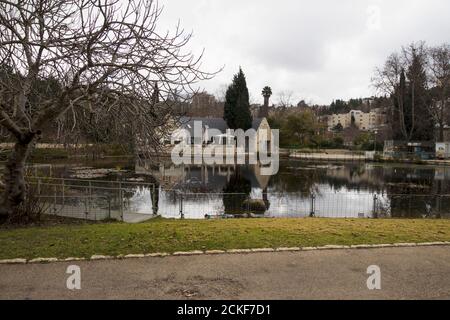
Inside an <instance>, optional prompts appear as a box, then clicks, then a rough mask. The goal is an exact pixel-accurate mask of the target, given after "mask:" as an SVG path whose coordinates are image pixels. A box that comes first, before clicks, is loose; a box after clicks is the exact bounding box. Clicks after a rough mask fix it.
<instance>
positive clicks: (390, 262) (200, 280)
mask: <svg viewBox="0 0 450 320" xmlns="http://www.w3.org/2000/svg"><path fill="white" fill-rule="evenodd" d="M70 264H77V265H79V266H80V267H81V287H82V288H81V290H78V291H70V290H68V289H66V279H67V277H68V276H69V275H67V274H66V273H65V272H66V268H67V266H68V265H70ZM369 265H378V266H379V267H380V268H381V290H374V291H371V290H368V289H367V285H366V280H367V277H368V276H369V275H367V274H366V271H367V267H368V266H369ZM0 298H1V299H5V298H6V299H59V298H66V299H81V298H83V299H92V298H97V299H116V298H125V299H127V298H133V299H136V298H138V299H141V298H144V299H185V298H188V299H222V298H223V299H235V298H236V299H354V298H356V299H380V298H383V299H385V298H386V299H425V298H427V299H450V246H443V247H414V248H383V249H368V250H366V249H358V250H326V251H304V252H276V253H254V254H226V255H211V256H206V255H201V256H189V257H186V256H172V257H166V258H143V259H127V260H109V261H85V262H78V263H53V264H29V265H0Z"/></svg>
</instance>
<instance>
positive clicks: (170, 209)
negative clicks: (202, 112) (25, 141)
mask: <svg viewBox="0 0 450 320" xmlns="http://www.w3.org/2000/svg"><path fill="white" fill-rule="evenodd" d="M52 170H53V172H52V173H53V174H54V175H55V174H56V175H59V176H64V177H71V178H85V179H92V180H93V181H95V180H122V181H133V182H134V183H137V185H136V186H134V187H131V188H128V189H127V192H126V199H127V210H130V211H132V212H136V213H143V214H152V213H154V212H157V213H158V214H159V215H161V216H163V217H167V218H179V217H181V213H182V214H183V216H184V217H185V218H193V219H203V218H205V217H206V218H216V217H242V216H252V217H259V216H264V217H306V216H316V217H348V218H350V217H351V218H376V217H395V218H408V217H424V218H425V217H426V218H449V217H450V196H447V195H450V184H449V181H450V167H437V166H419V165H405V164H375V163H329V162H327V163H325V162H321V163H314V162H305V161H299V160H282V161H281V163H280V170H279V172H278V174H277V175H275V176H263V175H261V174H260V167H259V166H258V165H254V166H223V165H222V166H207V165H191V166H174V165H173V164H172V163H171V162H170V161H166V162H162V163H160V164H159V165H151V164H149V163H145V162H139V163H130V162H126V161H125V162H124V161H115V162H109V163H98V162H97V163H96V164H88V163H82V164H80V163H73V164H67V163H65V164H60V165H53V169H52ZM139 183H142V185H141V186H140V185H139ZM144 183H153V184H154V185H155V187H154V188H153V187H150V186H149V185H146V184H144Z"/></svg>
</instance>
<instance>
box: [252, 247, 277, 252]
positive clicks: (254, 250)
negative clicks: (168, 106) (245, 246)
mask: <svg viewBox="0 0 450 320" xmlns="http://www.w3.org/2000/svg"><path fill="white" fill-rule="evenodd" d="M274 251H275V250H274V249H272V248H256V249H252V252H274Z"/></svg>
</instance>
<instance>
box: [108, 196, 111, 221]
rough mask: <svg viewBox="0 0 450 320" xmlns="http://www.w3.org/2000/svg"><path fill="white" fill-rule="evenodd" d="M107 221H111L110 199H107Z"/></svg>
mask: <svg viewBox="0 0 450 320" xmlns="http://www.w3.org/2000/svg"><path fill="white" fill-rule="evenodd" d="M108 219H111V197H108Z"/></svg>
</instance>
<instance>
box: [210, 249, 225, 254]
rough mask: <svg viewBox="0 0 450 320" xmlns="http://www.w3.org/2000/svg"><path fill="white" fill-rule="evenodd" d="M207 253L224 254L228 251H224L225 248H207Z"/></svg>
mask: <svg viewBox="0 0 450 320" xmlns="http://www.w3.org/2000/svg"><path fill="white" fill-rule="evenodd" d="M205 253H206V254H223V253H226V251H224V250H206V251H205Z"/></svg>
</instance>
